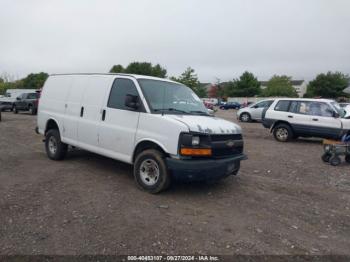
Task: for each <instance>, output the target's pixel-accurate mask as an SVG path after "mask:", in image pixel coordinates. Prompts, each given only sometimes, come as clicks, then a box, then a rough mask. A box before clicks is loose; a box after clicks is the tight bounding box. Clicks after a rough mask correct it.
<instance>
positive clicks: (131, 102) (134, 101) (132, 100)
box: [124, 94, 139, 110]
mask: <svg viewBox="0 0 350 262" xmlns="http://www.w3.org/2000/svg"><path fill="white" fill-rule="evenodd" d="M138 100H139V97H138V96H134V95H130V94H127V95H126V96H125V102H124V105H125V106H126V107H130V108H132V109H134V110H136V109H137V108H138V107H139V103H138Z"/></svg>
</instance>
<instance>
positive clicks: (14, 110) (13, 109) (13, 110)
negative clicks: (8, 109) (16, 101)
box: [12, 106, 18, 114]
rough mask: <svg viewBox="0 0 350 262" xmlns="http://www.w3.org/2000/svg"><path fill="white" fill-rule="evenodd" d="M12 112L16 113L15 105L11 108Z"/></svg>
mask: <svg viewBox="0 0 350 262" xmlns="http://www.w3.org/2000/svg"><path fill="white" fill-rule="evenodd" d="M12 112H13V113H15V114H18V109H17V107H16V106H13V108H12Z"/></svg>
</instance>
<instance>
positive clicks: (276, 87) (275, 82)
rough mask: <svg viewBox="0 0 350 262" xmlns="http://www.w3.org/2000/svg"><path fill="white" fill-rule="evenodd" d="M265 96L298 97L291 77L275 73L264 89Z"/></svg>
mask: <svg viewBox="0 0 350 262" xmlns="http://www.w3.org/2000/svg"><path fill="white" fill-rule="evenodd" d="M263 95H264V96H283V97H298V94H297V92H296V91H295V89H294V87H293V85H292V83H291V78H290V77H289V76H285V75H283V76H277V75H274V76H273V77H272V78H271V79H270V80H269V81H268V83H267V87H266V89H265V90H263Z"/></svg>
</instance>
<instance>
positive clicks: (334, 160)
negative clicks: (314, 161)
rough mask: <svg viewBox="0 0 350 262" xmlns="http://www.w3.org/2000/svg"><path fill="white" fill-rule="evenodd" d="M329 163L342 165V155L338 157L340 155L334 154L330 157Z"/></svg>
mask: <svg viewBox="0 0 350 262" xmlns="http://www.w3.org/2000/svg"><path fill="white" fill-rule="evenodd" d="M329 163H330V164H331V165H332V166H338V165H340V163H341V159H340V157H338V156H332V157H331V158H330V159H329Z"/></svg>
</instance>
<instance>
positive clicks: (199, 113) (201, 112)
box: [190, 110, 210, 116]
mask: <svg viewBox="0 0 350 262" xmlns="http://www.w3.org/2000/svg"><path fill="white" fill-rule="evenodd" d="M190 113H194V114H197V115H203V116H210V115H209V114H208V113H206V112H203V111H196V110H194V111H190Z"/></svg>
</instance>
